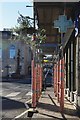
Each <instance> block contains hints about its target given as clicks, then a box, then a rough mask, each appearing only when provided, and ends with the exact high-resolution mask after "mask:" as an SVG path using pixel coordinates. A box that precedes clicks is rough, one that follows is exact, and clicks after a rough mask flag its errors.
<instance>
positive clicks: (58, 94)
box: [57, 60, 61, 102]
mask: <svg viewBox="0 0 80 120" xmlns="http://www.w3.org/2000/svg"><path fill="white" fill-rule="evenodd" d="M60 84H61V83H60V60H59V61H58V96H57V98H58V102H60Z"/></svg>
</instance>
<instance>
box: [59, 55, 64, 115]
mask: <svg viewBox="0 0 80 120" xmlns="http://www.w3.org/2000/svg"><path fill="white" fill-rule="evenodd" d="M60 108H61V112H62V113H63V111H64V57H63V58H62V59H61V97H60Z"/></svg>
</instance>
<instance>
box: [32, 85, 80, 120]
mask: <svg viewBox="0 0 80 120" xmlns="http://www.w3.org/2000/svg"><path fill="white" fill-rule="evenodd" d="M36 111H37V113H34V114H33V116H32V118H52V119H54V120H70V119H72V120H80V118H79V117H78V116H77V112H76V107H75V106H74V105H73V104H71V103H70V102H69V101H67V100H66V99H64V112H63V114H62V113H61V112H60V103H58V102H57V98H56V97H55V95H54V92H53V88H52V87H49V88H47V89H46V91H45V92H43V93H42V96H41V97H40V99H39V102H38V104H37V107H36Z"/></svg>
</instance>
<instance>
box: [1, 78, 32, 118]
mask: <svg viewBox="0 0 80 120" xmlns="http://www.w3.org/2000/svg"><path fill="white" fill-rule="evenodd" d="M30 81H31V80H30V78H28V79H25V80H8V81H7V82H6V81H4V82H0V98H1V99H0V103H1V104H0V106H1V105H2V107H0V115H1V114H2V118H11V119H13V118H15V117H16V116H18V115H19V114H21V113H23V112H24V111H26V110H27V109H28V107H29V106H28V105H27V104H26V102H27V101H28V100H30V99H31V95H32V92H31V82H30ZM1 112H2V113H1Z"/></svg>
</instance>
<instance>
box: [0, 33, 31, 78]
mask: <svg viewBox="0 0 80 120" xmlns="http://www.w3.org/2000/svg"><path fill="white" fill-rule="evenodd" d="M18 50H20V74H21V75H24V76H26V75H28V74H30V71H29V68H30V66H31V58H32V51H31V48H30V46H29V45H27V44H25V43H24V42H21V41H12V40H11V32H10V31H0V66H1V67H0V68H1V76H2V77H6V76H7V75H9V76H11V74H13V73H15V72H16V67H17V54H18Z"/></svg>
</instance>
